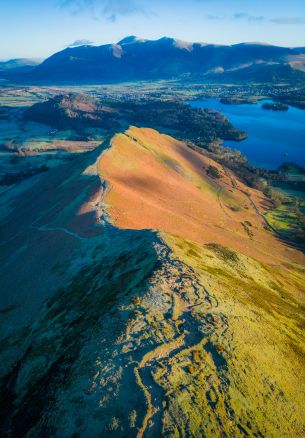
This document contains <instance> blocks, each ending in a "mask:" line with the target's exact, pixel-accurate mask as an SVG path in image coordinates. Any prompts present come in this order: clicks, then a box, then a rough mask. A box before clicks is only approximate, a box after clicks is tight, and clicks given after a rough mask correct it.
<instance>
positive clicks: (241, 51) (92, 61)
mask: <svg viewBox="0 0 305 438" xmlns="http://www.w3.org/2000/svg"><path fill="white" fill-rule="evenodd" d="M303 70H304V71H303ZM172 78H175V79H176V78H179V79H186V80H187V79H196V78H198V79H206V80H209V81H228V80H229V81H237V82H243V81H245V82H249V81H257V82H260V81H262V82H274V81H277V82H279V81H280V82H281V81H283V82H285V81H286V82H291V81H293V82H294V83H295V82H296V81H303V80H304V78H305V49H304V48H287V47H277V46H272V45H267V44H259V43H242V44H235V45H231V46H225V45H215V44H205V43H191V42H186V41H181V40H178V39H174V38H167V37H164V38H161V39H158V40H144V39H139V38H137V37H135V36H129V37H127V38H124V39H123V40H121V41H119V42H118V43H116V44H106V45H102V46H91V45H85V46H80V47H73V48H71V47H70V48H66V49H65V50H62V51H61V52H58V53H55V54H54V55H52V56H51V57H49V58H47V59H46V60H45V61H44V62H42V63H41V64H40V65H37V66H36V67H34V68H32V69H31V70H30V71H28V72H25V73H24V74H23V75H22V77H19V79H20V80H23V81H24V80H25V81H28V82H53V83H60V82H65V83H74V82H83V83H92V82H95V83H103V82H115V81H130V80H157V79H172Z"/></svg>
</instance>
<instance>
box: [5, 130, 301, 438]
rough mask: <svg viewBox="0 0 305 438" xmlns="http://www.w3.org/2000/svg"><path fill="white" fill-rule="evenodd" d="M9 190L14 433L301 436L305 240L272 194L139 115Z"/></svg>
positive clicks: (8, 402)
mask: <svg viewBox="0 0 305 438" xmlns="http://www.w3.org/2000/svg"><path fill="white" fill-rule="evenodd" d="M107 148H108V149H107ZM0 202H1V206H2V207H5V208H2V210H1V218H0V230H1V235H3V236H5V239H4V240H3V241H2V242H1V279H2V301H3V303H4V305H3V307H2V308H1V310H0V311H1V317H2V318H1V324H2V325H1V347H2V349H1V374H0V377H1V402H2V405H1V410H0V412H1V435H2V436H7V437H9V436H14V437H23V436H25V435H31V436H60V437H70V436H76V435H79V436H107V437H108V436H113V437H126V436H131V437H150V436H151V437H155V436H168V437H175V436H195V437H202V436H213V437H222V436H301V435H302V430H303V428H304V418H303V416H302V406H303V405H302V403H303V400H302V390H301V388H302V387H303V382H304V349H303V346H304V333H303V331H302V328H303V326H304V306H303V303H304V273H305V271H304V255H303V254H302V253H300V252H298V251H296V250H295V249H293V248H290V247H289V246H287V245H286V244H284V243H283V242H281V241H280V240H279V239H278V238H277V237H276V236H275V235H274V234H273V232H272V230H271V229H270V228H269V229H267V228H268V227H267V223H266V222H264V220H263V217H262V216H261V214H262V213H263V212H264V210H265V209H266V208H267V207H268V201H267V200H266V199H265V197H264V196H263V195H262V193H261V192H259V191H257V190H253V189H250V188H248V187H246V186H245V185H244V184H242V183H241V182H240V181H239V180H238V178H237V177H236V176H235V175H234V174H233V173H232V172H231V171H229V170H228V169H226V168H224V167H222V166H220V165H219V164H218V163H216V162H214V161H213V160H211V159H210V158H208V157H207V156H206V155H205V154H199V153H198V152H195V151H193V150H191V149H189V148H188V147H187V146H186V145H185V144H184V143H182V142H179V141H177V140H175V139H174V138H172V137H169V136H166V135H161V134H160V133H158V132H157V131H154V130H152V129H147V128H134V127H131V128H130V129H129V130H128V131H126V132H124V133H121V134H118V135H117V136H115V137H114V138H113V139H112V141H111V144H108V141H107V140H105V143H104V145H102V146H100V147H99V148H97V149H96V150H94V151H91V152H87V153H83V154H81V155H80V156H78V157H76V158H75V159H74V160H73V161H71V162H68V163H64V164H62V165H60V166H58V167H57V168H55V169H53V170H52V171H49V172H47V173H46V174H45V175H42V176H41V177H40V179H38V180H36V181H35V180H33V181H32V182H31V184H30V185H28V186H26V185H23V186H22V187H19V188H18V187H15V188H12V189H11V190H10V191H8V192H5V193H4V194H2V196H1V197H0ZM254 205H255V207H254ZM153 230H154V231H153ZM292 364H293V366H292Z"/></svg>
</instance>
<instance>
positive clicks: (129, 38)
mask: <svg viewBox="0 0 305 438" xmlns="http://www.w3.org/2000/svg"><path fill="white" fill-rule="evenodd" d="M144 41H147V40H146V39H145V38H141V37H137V36H135V35H130V36H127V37H125V38H123V39H122V40H120V41H119V42H118V43H117V45H119V46H122V45H124V44H132V43H140V42H144Z"/></svg>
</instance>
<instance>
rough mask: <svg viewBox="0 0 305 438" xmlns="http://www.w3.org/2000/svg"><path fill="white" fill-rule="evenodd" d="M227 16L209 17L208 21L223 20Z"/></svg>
mask: <svg viewBox="0 0 305 438" xmlns="http://www.w3.org/2000/svg"><path fill="white" fill-rule="evenodd" d="M225 17H226V16H225V15H224V14H221V15H207V16H206V18H207V19H208V20H223V19H224V18H225Z"/></svg>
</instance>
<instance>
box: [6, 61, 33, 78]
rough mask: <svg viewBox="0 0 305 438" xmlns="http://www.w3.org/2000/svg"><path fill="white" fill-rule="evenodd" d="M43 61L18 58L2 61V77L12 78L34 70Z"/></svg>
mask: <svg viewBox="0 0 305 438" xmlns="http://www.w3.org/2000/svg"><path fill="white" fill-rule="evenodd" d="M41 62H42V60H41V59H28V58H16V59H10V60H8V61H0V77H2V78H10V77H15V76H20V75H22V74H25V73H28V72H30V71H31V70H33V68H34V67H36V66H37V65H39V64H40V63H41Z"/></svg>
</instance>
